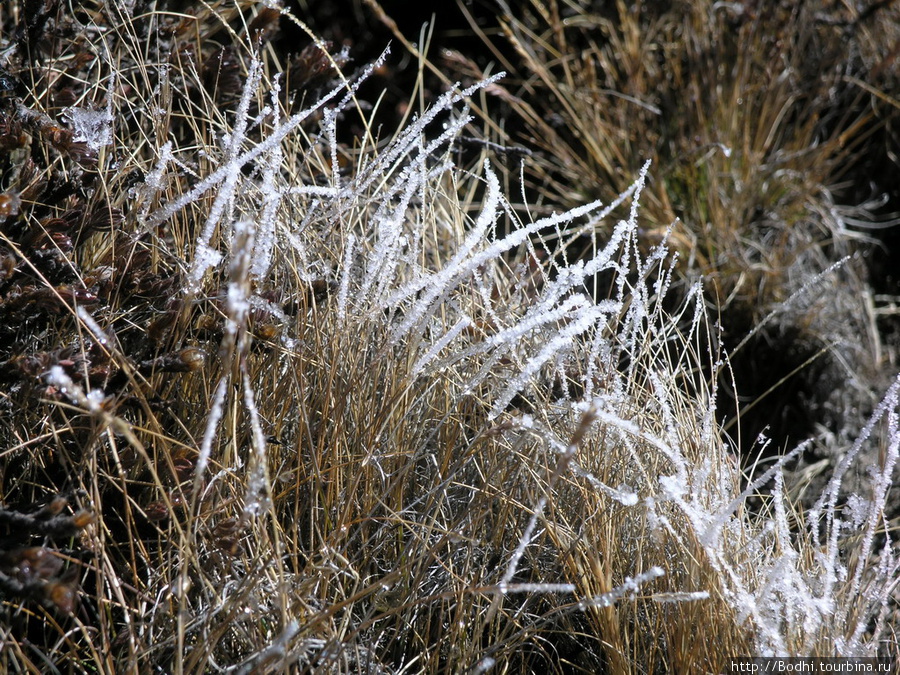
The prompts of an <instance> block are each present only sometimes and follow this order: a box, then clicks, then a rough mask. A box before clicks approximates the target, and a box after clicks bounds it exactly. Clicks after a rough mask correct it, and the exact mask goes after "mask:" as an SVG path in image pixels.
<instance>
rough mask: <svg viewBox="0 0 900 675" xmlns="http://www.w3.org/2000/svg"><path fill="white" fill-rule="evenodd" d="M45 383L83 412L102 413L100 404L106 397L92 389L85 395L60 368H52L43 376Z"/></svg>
mask: <svg viewBox="0 0 900 675" xmlns="http://www.w3.org/2000/svg"><path fill="white" fill-rule="evenodd" d="M45 377H46V378H47V382H49V383H50V384H52V385H53V386H55V387H56V388H57V389H59V393H60V394H62V395H63V396H65V397H66V398H68V399H69V400H70V401H72V402H73V403H77V404H78V405H80V406H81V407H82V408H84V409H85V410H88V411H90V412H92V413H97V412H102V410H103V408H102V404H103V401H104V399H105V398H106V396H105V395H104V393H103V392H102V391H101V390H99V389H93V390H91V391H89V392H88V393H87V394H85V393H84V390H83V389H82V388H81V387H80V386H79V385H77V384H75V383H74V382H73V381H72V378H71V377H69V376H68V374H66V371H65V370H63V368H62V366H52V367H51V368H50V370H49V371H48V372H47V374H46V375H45Z"/></svg>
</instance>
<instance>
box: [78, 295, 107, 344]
mask: <svg viewBox="0 0 900 675" xmlns="http://www.w3.org/2000/svg"><path fill="white" fill-rule="evenodd" d="M75 311H76V312H77V313H78V318H79V319H81V321H82V323H84V325H85V326H87V328H88V330H89V331H91V334H93V336H94V339H96V340H97V342H99V343H100V344H101V345H104V346H106V344H107V343H108V342H109V337H108V336H107V335H106V333H104V332H103V329H102V328H100V326H99V324H97V322H96V321H94V317H92V316H91V313H90V312H88V311H87V310H86V309H85V308H84V307H83V306H82V305H78V306H77V307H76V308H75Z"/></svg>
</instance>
